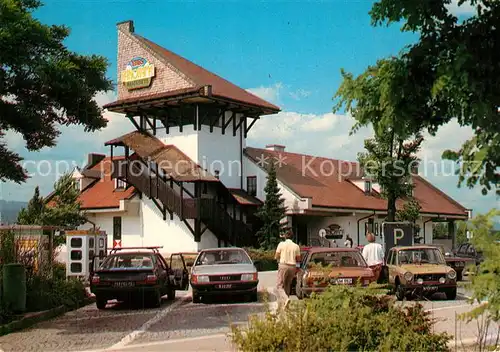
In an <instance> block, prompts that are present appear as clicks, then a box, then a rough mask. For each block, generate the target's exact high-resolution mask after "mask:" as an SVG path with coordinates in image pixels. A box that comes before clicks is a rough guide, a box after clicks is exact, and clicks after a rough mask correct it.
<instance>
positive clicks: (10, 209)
mask: <svg viewBox="0 0 500 352" xmlns="http://www.w3.org/2000/svg"><path fill="white" fill-rule="evenodd" d="M26 205H28V202H19V201H6V200H1V199H0V223H2V224H12V223H15V222H16V220H17V214H18V213H19V211H20V210H21V209H22V208H24V207H26Z"/></svg>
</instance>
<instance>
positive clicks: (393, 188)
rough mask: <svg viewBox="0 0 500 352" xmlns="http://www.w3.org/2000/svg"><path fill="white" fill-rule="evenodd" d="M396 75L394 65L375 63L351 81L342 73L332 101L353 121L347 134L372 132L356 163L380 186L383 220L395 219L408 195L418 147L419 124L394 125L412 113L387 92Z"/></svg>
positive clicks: (391, 91)
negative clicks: (362, 130) (363, 130)
mask: <svg viewBox="0 0 500 352" xmlns="http://www.w3.org/2000/svg"><path fill="white" fill-rule="evenodd" d="M400 71H401V65H400V62H399V61H397V60H380V61H378V62H377V65H376V66H371V67H369V68H368V69H367V70H366V72H364V73H363V74H361V75H360V76H358V77H356V78H354V76H353V75H352V74H350V73H347V72H345V71H343V70H342V75H343V82H342V84H341V86H340V87H339V89H338V90H337V92H336V94H335V97H334V99H336V100H337V103H336V105H335V107H334V111H338V110H340V109H342V108H343V107H345V109H346V111H347V113H349V114H351V115H352V117H353V118H354V119H355V120H356V123H355V125H354V126H353V128H352V130H351V134H354V133H356V132H357V131H358V130H359V128H360V127H362V126H369V125H371V126H372V127H373V130H374V138H371V139H367V140H365V149H366V152H365V153H360V154H359V155H358V160H359V162H360V164H361V166H362V168H363V170H364V172H365V174H367V175H369V176H372V177H373V178H374V179H375V180H376V181H377V182H378V183H379V184H380V187H381V190H382V196H384V197H385V198H386V199H387V221H395V220H396V201H397V200H398V199H404V198H407V197H410V196H411V190H412V187H413V185H412V182H411V173H412V169H413V167H414V166H416V165H417V163H418V161H419V160H418V158H417V157H416V153H417V152H418V151H419V149H420V146H421V144H422V142H423V137H422V135H421V134H420V130H421V127H420V126H419V125H415V124H411V123H408V124H402V123H400V121H399V118H400V116H401V115H407V114H412V113H413V111H411V110H408V108H407V107H406V106H402V105H400V99H401V98H400V92H398V93H396V92H395V89H394V87H393V85H394V82H393V78H394V77H395V76H398V75H399V74H400Z"/></svg>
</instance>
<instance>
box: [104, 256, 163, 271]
mask: <svg viewBox="0 0 500 352" xmlns="http://www.w3.org/2000/svg"><path fill="white" fill-rule="evenodd" d="M153 267H154V257H153V256H152V255H151V254H140V253H133V254H131V253H123V254H117V255H113V256H109V257H108V258H106V260H105V261H104V262H103V263H102V266H101V269H105V270H110V269H152V268H153Z"/></svg>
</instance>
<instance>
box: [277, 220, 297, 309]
mask: <svg viewBox="0 0 500 352" xmlns="http://www.w3.org/2000/svg"><path fill="white" fill-rule="evenodd" d="M292 237H293V233H292V230H291V229H290V230H288V231H287V232H286V233H285V234H284V235H283V236H282V238H284V239H285V241H283V242H280V243H279V244H278V247H277V248H276V254H275V255H274V258H275V259H276V260H278V263H279V265H278V282H277V293H278V304H279V305H281V306H284V307H286V306H287V305H288V303H289V302H290V299H289V298H288V296H290V290H291V288H292V281H293V278H294V276H295V273H296V266H297V263H300V247H299V246H298V245H297V244H296V243H295V242H293V241H292ZM283 303H284V305H283Z"/></svg>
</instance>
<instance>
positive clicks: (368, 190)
mask: <svg viewBox="0 0 500 352" xmlns="http://www.w3.org/2000/svg"><path fill="white" fill-rule="evenodd" d="M370 193H372V181H368V180H365V194H370Z"/></svg>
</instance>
